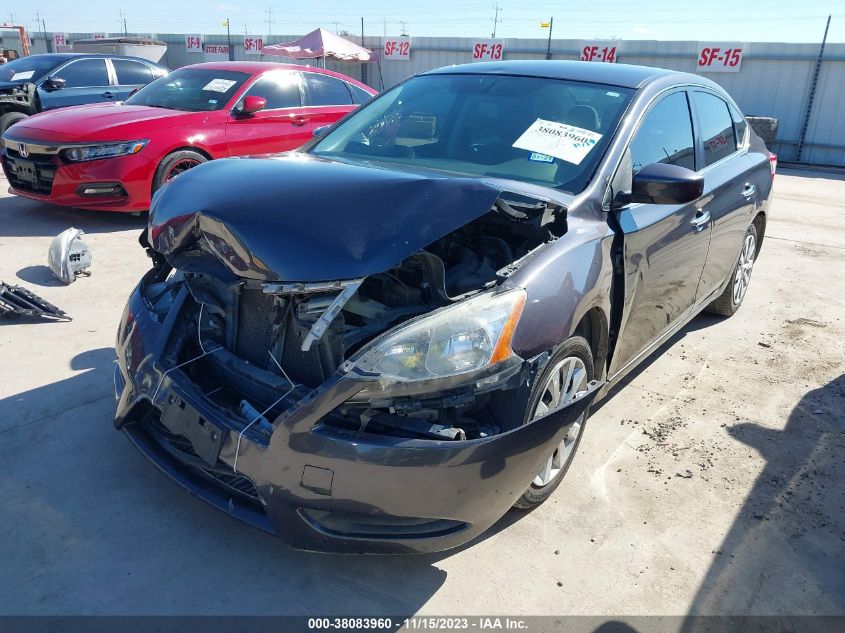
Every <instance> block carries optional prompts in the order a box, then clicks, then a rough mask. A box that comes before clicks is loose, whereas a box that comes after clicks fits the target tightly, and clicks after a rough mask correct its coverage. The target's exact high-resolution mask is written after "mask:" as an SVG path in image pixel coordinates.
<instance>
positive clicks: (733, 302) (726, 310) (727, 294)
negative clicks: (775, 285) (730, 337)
mask: <svg viewBox="0 0 845 633" xmlns="http://www.w3.org/2000/svg"><path fill="white" fill-rule="evenodd" d="M749 236H750V237H751V238H752V239H753V241H754V243H753V250H754V255H753V258H752V260H751V264H752V267H751V268H749V269H748V281H747V282H745V289H744V290H742V292H741V293H739V296H738V300H737V293H736V292H735V290H736V285H737V282H738V277H737V273H738V271H739V269H740V267H741V266H743V254H744V253H743V251H744V250H745V247H746V244H747V242H748V239H749ZM757 240H758V235H757V225H756V224H752V225H751V226H749V227H748V230H747V231H746V232H745V236H744V237H743V238H742V246H740V252H739V255H738V256H737V258H736V264H735V265H734V267H733V269H732V270H731V276H730V279H729V280H728V285H727V286H725V289H724V290H723V291H722V294H721V295H719V297H718V298H717V299H715V300H714V301H713V302H712V303H711V304H710V305H708V306H707V307H706V308H704V309H705V310H706V311H707V312H710V313H711V314H718V315H720V316H725V317H729V316H732V315H733V314H735V313H736V311H737V310H739V306H741V305H742V301H743V299H745V294H746V291H747V290H748V282H750V280H751V271H752V270H753V264H754V258H756V257H757V251H758V250H759V243H758V241H757Z"/></svg>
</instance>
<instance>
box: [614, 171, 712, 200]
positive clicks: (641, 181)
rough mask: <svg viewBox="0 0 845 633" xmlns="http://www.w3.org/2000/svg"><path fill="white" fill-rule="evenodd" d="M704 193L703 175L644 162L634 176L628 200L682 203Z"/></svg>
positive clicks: (695, 198) (696, 198)
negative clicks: (643, 165) (644, 164)
mask: <svg viewBox="0 0 845 633" xmlns="http://www.w3.org/2000/svg"><path fill="white" fill-rule="evenodd" d="M703 194H704V176H701V175H699V174H697V173H695V172H694V171H692V170H690V169H687V168H686V167H681V166H679V165H672V164H669V163H652V164H651V165H646V166H645V167H643V168H642V169H641V170H640V171H638V172H637V173H636V175H635V176H634V179H633V182H632V183H631V199H630V202H644V203H646V204H685V203H687V202H692V201H693V200H698V199H699V198H700V197H701V196H702V195H703Z"/></svg>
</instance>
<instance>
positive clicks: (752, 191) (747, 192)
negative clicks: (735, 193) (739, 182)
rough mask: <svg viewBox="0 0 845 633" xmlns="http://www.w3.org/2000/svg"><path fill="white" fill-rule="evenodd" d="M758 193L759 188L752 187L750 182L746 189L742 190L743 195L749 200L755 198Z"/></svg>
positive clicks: (746, 184)
mask: <svg viewBox="0 0 845 633" xmlns="http://www.w3.org/2000/svg"><path fill="white" fill-rule="evenodd" d="M756 192H757V187H755V186H754V185H752V184H751V183H750V182H747V183H745V187H743V189H742V195H743V196H745V197H746V198H748V199H749V200H750V199H751V198H752V197H753V196H754V194H755V193H756Z"/></svg>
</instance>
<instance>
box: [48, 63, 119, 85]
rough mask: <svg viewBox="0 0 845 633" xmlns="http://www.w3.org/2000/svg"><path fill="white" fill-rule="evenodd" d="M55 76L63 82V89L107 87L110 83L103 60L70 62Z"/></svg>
mask: <svg viewBox="0 0 845 633" xmlns="http://www.w3.org/2000/svg"><path fill="white" fill-rule="evenodd" d="M56 76H57V77H59V78H61V79H64V80H65V88H88V87H92V86H108V85H109V83H110V82H109V72H108V70H107V69H106V60H104V59H80V60H79V61H75V62H71V63H70V64H68V65H67V66H65V67H64V68H62V69H61V70H60V71H58V72H57V73H56Z"/></svg>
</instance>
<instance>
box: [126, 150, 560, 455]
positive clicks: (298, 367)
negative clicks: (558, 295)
mask: <svg viewBox="0 0 845 633" xmlns="http://www.w3.org/2000/svg"><path fill="white" fill-rule="evenodd" d="M216 162H217V163H228V164H226V165H225V167H226V169H227V178H230V177H231V173H229V171H230V170H233V169H237V168H239V167H241V166H244V167H246V169H245V170H244V171H243V179H244V181H243V182H241V186H243V187H244V188H246V189H249V190H250V191H256V192H257V193H256V200H255V201H254V202H252V203H251V204H249V205H245V204H244V202H243V199H242V198H238V197H237V192H235V191H231V189H229V188H220V189H219V190H218V189H216V188H215V187H214V182H215V179H214V178H213V177H211V178H210V177H209V175H210V172H211V171H212V169H219V167H217V166H216V165H215V163H209V164H207V165H203V166H202V167H201V168H198V169H197V170H192V171H191V172H188V173H186V174H185V175H184V177H180V178H179V179H178V180H174V181H173V182H171V183H170V184H169V185H168V187H167V188H165V189H164V190H163V191H162V192H161V194H160V195H159V196H158V197H157V198H156V200H155V203H154V205H153V209H152V210H151V214H150V223H149V233H148V235H146V236H142V240H141V241H142V244H144V245H145V246H148V247H149V251H148V252H149V253H150V255H151V256H152V257H153V261H154V263H156V267H157V270H158V272H155V270H154V271H153V273H152V275H151V278H150V279H149V281H150V282H151V283H148V284H147V285H146V286H145V288H144V289H143V294H144V297H145V298H146V301H147V304H148V305H149V306H150V308H151V309H152V311H153V312H154V313H156V314H159V315H160V317H161V318H165V317H166V315H167V314H168V312H169V311H170V309H171V306H172V304H173V302H174V300H175V298H176V296H177V295H178V293H179V291H180V289H181V288H182V287H183V286H186V287H187V288H188V290H189V293H190V300H189V301H188V302H187V303H186V304H185V305H184V306H183V308H182V309H183V314H182V316H181V317H180V321H181V322H182V323H183V327H182V328H181V330H182V332H183V337H182V346H181V348H180V350H179V351H177V353H176V354H175V355H174V356H173V357H172V361H173V364H174V365H178V364H183V363H184V364H185V365H184V369H183V371H185V372H186V373H187V374H188V375H189V376H190V377H191V378H192V379H193V380H195V381H196V383H197V385H198V386H200V388H202V389H207V390H208V391H209V392H210V391H211V390H213V389H217V388H218V387H219V386H220V385H224V386H223V387H222V388H221V389H219V390H218V391H216V392H215V396H214V398H213V399H214V401H215V403H216V404H217V405H218V406H223V407H225V408H227V410H229V411H230V412H231V414H232V415H236V416H238V417H240V418H243V420H244V421H245V422H246V423H252V422H254V421H257V420H261V419H268V420H272V419H274V418H275V417H277V416H278V415H279V414H280V413H281V412H282V411H284V409H285V407H286V406H287V405H281V406H277V405H278V404H279V403H275V404H274V399H275V397H274V396H277V395H278V394H280V393H284V392H285V391H287V390H288V388H290V389H294V394H295V395H298V396H299V397H302V396H303V395H305V394H307V393H308V391H309V390H311V389H315V388H317V387H319V386H320V385H322V384H323V383H324V382H325V381H327V380H329V379H330V378H331V377H332V376H333V375H335V374H336V373H337V372H338V371H339V370H340V371H342V370H343V368H344V367H348V364H349V362H350V361H352V360H354V359H355V358H357V357H358V356H359V355H360V354H363V353H365V352H367V351H368V350H371V351H372V344H373V341H374V340H375V339H377V338H378V337H380V336H382V335H384V334H385V333H386V332H388V331H390V330H392V329H393V328H396V327H397V326H400V325H403V324H404V323H405V322H408V321H410V320H414V319H416V320H422V321H424V322H423V326H425V325H426V323H428V321H425V319H429V318H431V313H435V312H437V311H440V310H452V309H454V308H457V307H458V306H459V305H463V304H464V303H465V302H466V301H475V300H476V299H475V298H476V297H477V298H478V300H479V301H480V302H481V304H484V305H487V303H488V302H489V300H488V299H485V298H484V297H486V296H492V295H495V294H496V293H495V291H496V289H497V286H498V285H500V284H501V283H502V282H503V281H504V280H505V279H507V277H508V276H509V275H510V274H511V273H512V272H513V271H514V270H516V269H517V268H518V267H519V266H520V264H521V262H523V261H524V260H526V259H527V258H528V257H529V256H530V255H531V254H532V253H533V252H534V251H535V250H536V249H538V248H539V247H541V246H543V245H544V244H546V243H548V242H551V241H553V240H555V239H556V238H557V237H560V236H561V235H563V234H564V233H565V232H566V213H565V210H564V209H563V208H562V207H561V206H560V205H558V204H554V203H552V202H550V201H549V200H548V199H544V198H542V197H540V196H539V195H537V194H535V192H534V191H533V190H531V189H530V187H528V188H527V191H520V192H515V191H509V190H508V189H507V188H506V187H513V186H517V185H516V183H512V182H505V181H495V180H482V181H479V180H477V179H469V178H463V177H450V176H445V177H444V176H442V175H432V174H429V173H415V172H410V171H393V170H390V169H379V170H375V169H371V168H365V167H360V166H356V165H349V164H345V163H335V162H332V161H328V160H325V159H313V158H310V157H289V158H283V159H272V160H268V159H260V160H259V159H253V160H250V161H237V162H235V161H216ZM200 171H201V172H204V177H202V178H199V179H197V178H196V176H194V175H193V174H194V172H200ZM328 172H331V173H330V174H329V173H328ZM253 179H257V180H256V181H255V185H256V186H254V187H253V186H251V184H250V182H249V181H252V180H253ZM306 179H307V180H310V179H316V180H318V181H319V183H320V184H319V186H317V187H316V188H315V189H309V188H308V187H304V186H303V181H304V180H306ZM195 182H200V183H202V187H201V188H198V187H197V186H196V185H195V184H194V183H195ZM259 182H260V183H261V186H258V185H259ZM268 182H273V183H274V186H273V187H272V188H270V187H267V183H268ZM209 185H210V186H209ZM314 191H319V196H320V202H319V209H320V221H319V222H315V221H314V218H313V216H312V215H311V214H310V213H308V212H307V210H308V209H309V207H314V204H315V203H314V199H313V197H314V195H315V194H314ZM236 198H237V199H236ZM279 201H284V207H283V208H279V207H280V205H279ZM326 227H331V231H329V230H327V228H326ZM329 232H331V235H329ZM173 270H175V272H172V271H173ZM327 280H328V281H327ZM496 296H501V293H500V294H499V295H496ZM509 297H510V295H509ZM517 299H519V297H516V298H507V299H505V300H504V303H502V302H501V301H499V300H498V299H495V300H494V301H492V304H491V305H493V307H492V308H491V310H492V312H490V314H491V315H492V316H491V317H490V319H492V320H495V321H496V324H497V325H496V326H495V327H493V328H492V329H491V327H490V326H488V324H486V323H481V319H480V317H479V316H478V314H481V313H482V312H483V311H482V310H479V311H478V313H474V314H471V315H466V316H460V321H459V322H460V325H461V327H460V328H458V329H459V330H460V331H457V330H456V331H450V332H446V333H445V334H442V332H444V330H443V329H442V328H441V326H440V325H437V324H436V323H435V325H431V326H430V327H429V329H428V330H425V327H423V330H425V332H424V333H423V335H421V336H422V339H420V338H419V335H418V336H417V338H415V339H414V340H413V341H412V342H411V343H408V342H407V341H405V342H402V343H397V344H396V345H397V346H398V347H402V346H405V347H407V345H409V344H410V345H420V346H421V347H420V348H419V350H420V351H419V352H418V353H417V352H413V351H412V352H408V353H407V354H405V355H404V356H401V358H400V357H397V360H395V361H394V362H395V363H400V365H395V366H394V367H393V369H392V372H393V373H392V374H391V375H387V374H385V377H384V378H383V379H382V380H381V381H380V382H379V383H378V384H377V385H376V386H373V387H371V388H368V389H367V390H365V392H362V393H361V394H359V395H358V396H356V397H355V398H352V399H350V400H349V402H347V403H346V404H345V405H344V407H343V410H342V411H339V412H337V413H336V414H335V415H332V416H329V417H328V418H327V420H326V423H327V424H334V425H337V426H340V427H343V428H349V429H356V430H361V431H364V430H366V431H368V432H373V433H380V434H388V435H394V436H400V437H410V438H426V439H440V440H463V439H472V438H483V437H488V436H490V435H495V434H498V433H500V432H502V431H503V430H507V429H509V428H513V426H514V425H519V424H521V423H522V418H521V416H519V415H512V411H513V407H512V406H504V404H505V403H503V402H499V401H500V400H504V399H511V400H513V401H517V400H519V398H509V396H508V395H503V394H505V393H506V392H510V395H513V394H514V393H515V391H516V390H518V389H520V386H521V385H524V383H525V375H524V367H522V364H523V363H522V359H516V358H513V359H511V360H512V361H513V362H510V363H509V362H499V361H500V360H503V359H501V358H496V359H495V361H496V363H498V366H497V367H496V368H495V369H491V368H490V365H492V364H493V363H490V362H489V361H490V360H491V359H492V358H493V346H494V344H495V343H496V340H497V339H495V337H497V336H499V332H500V331H501V326H502V324H504V323H505V321H503V320H502V319H505V320H506V319H507V318H508V315H510V314H512V313H513V312H514V310H516V309H517V308H516V304H515V303H514V301H516V300H517ZM521 299H522V300H523V301H524V296H522V297H521ZM481 304H479V305H481ZM499 304H501V306H499V307H496V306H498V305H499ZM473 305H475V304H473ZM521 305H522V304H520V305H519V307H518V309H519V311H521V309H522V308H521ZM450 306H454V308H450ZM485 309H486V308H485ZM497 310H498V311H497ZM450 314H452V313H450ZM454 314H458V313H454ZM461 314H463V313H461ZM517 318H518V315H517ZM497 319H498V320H497ZM415 322H416V321H415ZM492 322H493V321H491V323H492ZM431 327H435V328H438V332H441V334H438V335H439V336H445V338H444V339H442V340H441V343H442V345H445V346H446V347H448V350H447V351H443V349H441V348H438V349H437V350H435V351H434V352H432V351H431V350H432V349H434V348H435V347H436V346H435V344H434V343H433V342H432V341H433V339H432V338H431V337H432V336H433V334H432V331H430V329H431ZM461 328H462V329H461ZM497 328H498V329H497ZM426 337H429V338H426ZM420 341H422V342H420ZM405 347H403V349H405ZM423 348H424V349H423ZM397 349H398V348H397ZM209 350H215V351H214V352H213V353H209ZM456 350H462V351H456ZM447 352H448V353H449V354H456V355H462V356H460V358H461V360H460V362H459V364H458V365H454V366H453V365H449V364H448V363H447V364H446V365H444V364H443V363H442V362H439V361H438V358H439V357H438V356H437V355H438V354H441V355H442V354H445V353H447ZM379 353H380V352H378V353H377V354H376V355H378V354H379ZM200 356H201V358H199V357H200ZM371 358H372V354H369V355H367V357H366V359H365V361H366V362H370V360H371ZM192 359H194V360H192ZM197 359H198V360H197ZM373 363H374V366H375V365H376V364H377V363H378V361H373ZM403 367H404V369H405V373H407V374H408V375H410V376H412V378H410V379H405V378H396V377H395V376H396V374H397V373H399V374H402V373H403V372H402V371H401V370H402V368H403ZM432 368H433V369H432ZM423 370H425V371H423ZM485 372H486V373H485ZM453 374H458V375H453ZM391 376H393V377H391ZM423 378H424V379H423ZM274 381H281V383H280V385H279V387H278V388H274V387H273V386H272V385H273V383H274ZM282 385H287V386H288V387H287V388H285V387H283V386H282ZM524 396H525V394H522V395H521V396H520V397H524ZM244 402H246V406H244V405H243V403H244ZM244 411H249V412H253V413H254V412H256V411H263V413H262V414H261V415H260V416H258V415H251V416H248V415H245V414H244ZM254 430H255V431H256V432H257V431H258V430H259V429H258V428H256V429H254Z"/></svg>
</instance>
